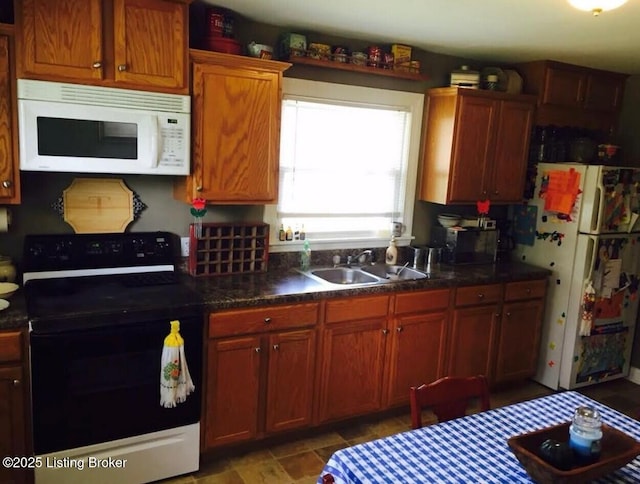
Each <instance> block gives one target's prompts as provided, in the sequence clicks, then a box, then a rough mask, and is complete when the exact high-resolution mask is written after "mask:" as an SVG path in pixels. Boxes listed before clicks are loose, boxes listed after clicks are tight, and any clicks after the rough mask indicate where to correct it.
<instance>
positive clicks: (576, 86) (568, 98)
mask: <svg viewBox="0 0 640 484" xmlns="http://www.w3.org/2000/svg"><path fill="white" fill-rule="evenodd" d="M585 81H586V77H585V74H584V72H583V71H582V70H580V69H575V70H574V69H571V68H565V67H555V66H554V67H551V66H549V67H547V69H546V72H545V79H544V83H545V85H544V89H543V96H542V100H541V102H542V104H553V105H555V106H565V107H574V108H579V107H581V106H582V105H583V102H584V99H583V97H584V89H585Z"/></svg>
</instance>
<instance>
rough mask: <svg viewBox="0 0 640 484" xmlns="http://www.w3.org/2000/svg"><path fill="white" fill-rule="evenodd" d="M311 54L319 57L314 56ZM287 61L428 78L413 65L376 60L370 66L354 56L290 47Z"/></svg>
mask: <svg viewBox="0 0 640 484" xmlns="http://www.w3.org/2000/svg"><path fill="white" fill-rule="evenodd" d="M313 56H316V57H321V58H315V57H313ZM288 61H289V62H291V63H292V64H303V65H308V66H315V67H325V68H329V69H339V70H343V71H351V72H363V73H366V74H377V75H379V76H387V77H395V78H400V79H409V80H412V81H427V80H429V77H428V76H425V75H423V74H420V69H417V68H414V67H402V70H401V69H399V68H398V67H397V66H394V65H393V63H385V62H378V63H377V64H378V67H377V66H370V65H367V64H366V62H368V61H366V60H363V59H359V58H354V57H352V56H348V55H345V54H321V55H320V56H319V55H318V53H317V52H312V51H309V50H301V49H291V54H290V55H289V59H288ZM354 61H355V63H354ZM359 62H362V64H359ZM394 67H395V69H394Z"/></svg>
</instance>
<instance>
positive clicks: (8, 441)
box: [0, 366, 26, 483]
mask: <svg viewBox="0 0 640 484" xmlns="http://www.w3.org/2000/svg"><path fill="white" fill-rule="evenodd" d="M23 386H24V385H23V382H22V368H21V367H19V366H18V367H5V368H0V455H2V456H3V457H4V456H16V457H19V456H24V455H26V431H25V421H24V404H25V399H24V396H23V391H24V388H23ZM0 482H12V483H13V482H15V483H21V482H26V471H24V470H23V469H15V470H14V469H7V468H6V467H4V466H0Z"/></svg>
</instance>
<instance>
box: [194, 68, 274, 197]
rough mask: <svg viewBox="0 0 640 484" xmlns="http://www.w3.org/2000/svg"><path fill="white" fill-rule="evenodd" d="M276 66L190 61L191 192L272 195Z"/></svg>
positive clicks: (222, 194)
mask: <svg viewBox="0 0 640 484" xmlns="http://www.w3.org/2000/svg"><path fill="white" fill-rule="evenodd" d="M280 78H281V74H280V73H279V72H269V71H261V70H255V69H243V68H242V67H230V66H224V65H211V64H194V66H193V111H194V125H193V129H194V141H193V143H194V147H193V162H194V169H193V171H194V175H193V176H194V177H195V180H194V182H195V183H194V190H195V191H194V193H192V196H193V197H201V198H205V199H207V200H208V201H210V202H215V203H223V204H224V203H240V204H242V203H261V202H265V203H271V202H275V201H276V200H277V196H278V156H279V146H280V105H281V101H280Z"/></svg>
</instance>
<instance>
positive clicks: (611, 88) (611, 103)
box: [584, 73, 626, 112]
mask: <svg viewBox="0 0 640 484" xmlns="http://www.w3.org/2000/svg"><path fill="white" fill-rule="evenodd" d="M625 82H626V77H624V76H617V75H614V74H611V75H607V74H604V73H603V74H600V73H590V74H589V75H588V76H587V86H586V90H585V98H584V107H585V108H587V109H595V110H598V111H608V112H616V111H619V110H620V108H621V107H622V94H623V93H624V86H625Z"/></svg>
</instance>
